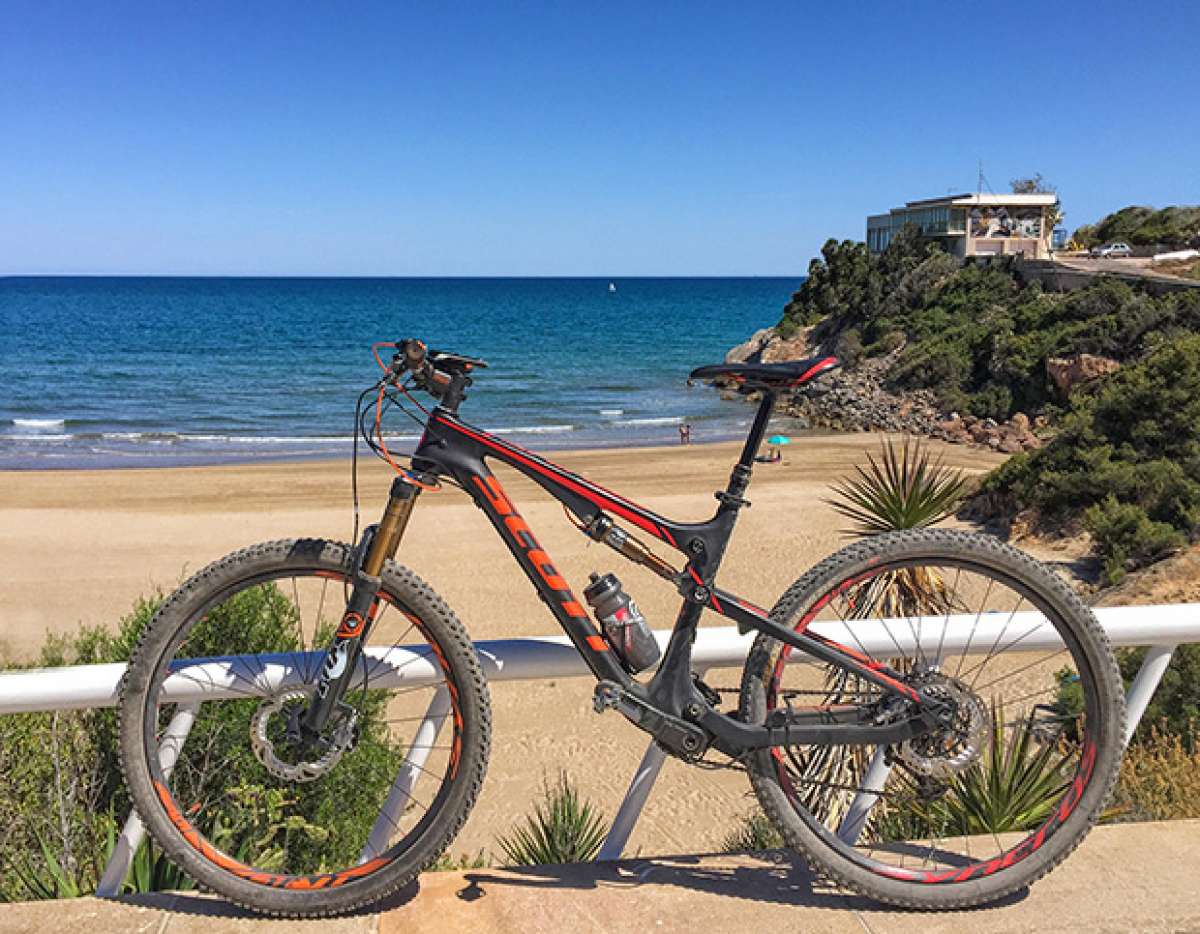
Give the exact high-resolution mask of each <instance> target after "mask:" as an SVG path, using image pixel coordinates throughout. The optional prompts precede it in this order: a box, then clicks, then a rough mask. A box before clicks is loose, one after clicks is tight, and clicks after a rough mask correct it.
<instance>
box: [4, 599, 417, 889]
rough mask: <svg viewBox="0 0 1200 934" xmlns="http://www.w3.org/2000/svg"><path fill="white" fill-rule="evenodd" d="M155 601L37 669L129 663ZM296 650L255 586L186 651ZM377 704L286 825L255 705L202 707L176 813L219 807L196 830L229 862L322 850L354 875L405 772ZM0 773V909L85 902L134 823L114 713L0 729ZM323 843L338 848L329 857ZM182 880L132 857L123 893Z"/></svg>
mask: <svg viewBox="0 0 1200 934" xmlns="http://www.w3.org/2000/svg"><path fill="white" fill-rule="evenodd" d="M158 602H159V599H158V598H155V599H152V600H139V601H138V602H137V603H136V605H135V607H134V610H133V612H132V613H130V615H128V616H126V617H125V618H124V619H123V620H121V622H120V624H119V625H118V627H117V629H116V631H115V632H110V631H107V630H104V629H101V628H98V627H97V628H85V629H81V630H79V632H77V633H76V634H75V635H73V636H69V637H55V638H51V639H48V640H47V643H46V646H45V647H44V649H43V651H42V653H41V656H40V658H39V664H40V665H43V666H52V665H63V664H95V663H104V662H122V661H127V660H128V658H129V656H130V653H131V651H132V648H133V646H134V645H135V644H136V642H137V639H138V636H139V634H140V633H141V631H142V629H143V628H144V627H145V625H146V624H147V623H148V622H149V620H150V618H151V616H153V613H154V611H155V609H156V608H157V605H158ZM299 644H300V643H299V641H298V638H297V629H296V612H295V607H294V606H293V604H292V603H291V601H290V600H289V599H288V598H287V597H286V596H284V595H283V594H282V593H281V592H280V591H279V590H278V589H277V588H275V587H274V586H273V585H263V586H260V587H257V588H254V589H251V590H247V591H244V592H242V593H241V594H239V595H237V597H235V598H234V599H232V600H230V601H228V602H227V603H225V604H223V605H222V606H221V607H219V608H217V609H216V610H214V611H212V612H210V613H209V616H208V622H207V624H206V625H205V627H204V628H203V629H202V630H201V629H197V630H196V636H195V638H193V639H192V640H191V641H190V643H189V647H190V648H191V649H192V650H193V651H194V652H195V653H196V654H198V655H218V654H226V653H238V652H244V651H249V650H263V649H264V648H265V647H273V648H274V649H275V650H277V651H289V650H293V649H295V648H298V647H299ZM372 701H374V703H375V704H376V705H377V706H375V707H373V706H372ZM381 703H382V698H370V697H369V698H368V702H367V704H366V705H365V706H364V710H363V716H362V718H361V720H360V723H361V737H360V740H359V743H358V745H357V746H356V747H355V750H354V753H353V755H347V756H346V757H344V758H343V760H342V762H341V764H340V765H339V767H338V769H337V771H336V772H334V773H333V775H331V776H330V777H328V778H327V779H322V780H318V781H315V782H311V783H308V784H305V785H303V786H297V787H293V788H289V789H288V790H287V794H288V795H294V796H296V797H295V798H289V803H290V804H292V805H293V808H292V811H291V817H290V818H289V821H287V822H285V821H282V820H281V819H280V805H281V803H282V799H281V798H280V795H281V794H283V792H282V791H281V790H280V789H278V788H277V787H272V786H273V785H274V783H273V782H269V781H268V780H267V778H266V773H265V770H264V769H263V768H262V765H261V764H260V763H259V762H258V760H257V758H255V757H254V754H253V752H252V750H251V749H250V743H249V724H250V718H251V716H252V715H253V712H254V711H255V709H256V708H257V706H258V702H257V701H253V700H246V701H227V702H222V703H213V704H205V705H204V706H203V707H202V708H201V711H200V713H199V715H198V716H197V718H196V721H195V723H194V725H193V727H192V730H191V732H190V733H189V735H188V748H192V749H195V748H197V747H199V748H201V749H204V750H205V751H206V753H207V754H206V755H205V756H204V757H203V759H200V758H197V759H196V760H195V762H196V763H197V767H196V768H192V769H189V770H187V772H186V774H183V773H181V772H179V771H177V772H176V777H175V791H176V794H177V795H178V796H179V797H180V798H181V799H182V800H185V801H203V800H214V799H220V798H225V799H226V800H227V801H229V802H230V803H231V805H234V806H231V807H227V808H224V809H223V810H222V811H221V814H220V816H219V821H218V823H216V824H213V825H209V826H202V828H201V829H202V830H204V831H205V832H206V833H207V834H209V835H210V836H211V837H212V838H213V839H214V841H217V842H218V843H219V845H222V846H223V847H224V848H226V849H227V850H228V851H229V852H230V853H231V854H232V855H235V856H237V855H239V853H241V854H243V855H245V854H246V852H247V847H248V845H249V841H250V840H251V839H254V840H256V841H258V843H260V844H262V847H263V849H260V850H256V851H255V852H256V854H257V855H258V856H259V859H258V861H259V862H260V863H261V862H262V859H263V858H268V860H274V861H275V862H276V863H282V862H283V860H284V857H285V855H286V854H288V853H291V854H293V855H295V856H297V858H300V859H303V858H307V855H308V854H306V853H305V852H304V851H305V850H306V849H309V848H312V847H314V846H316V845H320V847H321V853H322V855H325V856H328V857H330V858H336V859H339V860H342V861H347V862H346V863H345V864H352V863H353V862H354V861H355V860H356V859H357V857H358V846H356V844H357V845H359V846H360V845H361V841H362V840H364V839H366V835H367V833H368V832H369V830H370V827H371V825H372V824H373V823H374V820H375V816H376V813H377V812H378V802H379V801H380V800H382V797H383V795H384V794H386V791H387V789H388V788H389V787H390V786H391V783H392V780H393V779H394V778H395V775H396V772H397V771H398V769H399V766H400V763H401V761H402V760H403V750H402V749H401V748H400V745H399V744H398V743H396V742H395V741H394V740H393V739H391V738H390V737H389V736H387V735H386V732H385V730H384V729H383V726H382V723H381V719H382V718H381V717H380V716H378V713H379V709H380V708H379V707H378V705H380V704H381ZM0 774H3V775H4V781H3V782H0V827H3V828H4V829H5V834H4V837H3V839H0V900H6V901H12V900H20V899H27V898H39V897H47V896H46V893H47V892H51V891H53V892H57V893H59V894H60V895H68V894H88V893H90V892H92V891H94V890H95V887H96V884H97V882H98V881H99V878H100V875H101V874H102V872H103V868H104V864H105V863H106V862H107V857H108V853H109V852H110V851H111V846H112V835H113V831H114V827H115V825H116V821H117V819H118V818H117V817H116V816H115V815H120V816H122V818H123V816H124V815H126V814H128V813H129V810H130V801H129V798H128V795H127V794H126V792H125V790H124V788H123V786H122V784H121V779H120V770H119V768H118V763H117V745H116V714H115V711H113V710H82V711H75V712H55V713H31V714H14V715H10V716H5V717H0ZM297 818H298V820H297ZM329 840H333V841H336V842H337V843H339V844H340V848H339V847H338V846H333V847H331V846H329V845H328V841H329ZM285 848H286V849H285ZM264 854H265V857H264ZM51 857H53V858H51ZM139 860H140V862H139ZM261 868H271V867H269V866H262V867H261ZM179 878H180V877H179V876H178V874H175V873H172V872H171V871H170V869H169V868H168V867H167V865H166V863H165V862H164V861H163V860H162V859H161V857H160V855H159V854H158V853H157V851H156V850H150V849H149V848H146V849H145V850H144V851H140V852H139V854H138V855H137V856H136V857H135V862H134V866H133V871H132V873H131V876H130V879H129V880H127V882H126V888H127V889H129V888H131V887H133V886H137V887H141V886H152V887H156V888H157V887H158V886H168V887H176V888H177V887H179ZM139 890H140V888H139Z"/></svg>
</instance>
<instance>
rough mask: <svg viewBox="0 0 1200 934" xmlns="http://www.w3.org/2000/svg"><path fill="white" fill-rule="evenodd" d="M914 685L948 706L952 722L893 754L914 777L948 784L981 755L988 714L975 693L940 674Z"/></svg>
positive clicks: (989, 719) (988, 725) (921, 678)
mask: <svg viewBox="0 0 1200 934" xmlns="http://www.w3.org/2000/svg"><path fill="white" fill-rule="evenodd" d="M914 686H916V687H919V688H921V689H922V690H923V691H925V692H926V693H928V694H931V695H933V696H934V697H937V698H939V699H941V700H944V701H947V702H949V703H952V704H953V705H954V707H955V713H954V720H953V722H952V723H951V724H949V725H948V726H945V727H939V728H937V729H934V730H931V731H929V732H928V733H923V734H921V735H920V736H914V737H913V738H912V739H910V740H906V741H905V742H903V743H901V744H900V746H899V747H898V749H897V753H898V755H899V757H900V759H901V760H902V761H903V762H904V763H905V764H906V765H907V766H908V767H909V768H910V769H911V770H912V771H913V772H915V773H916V774H917V775H918V776H921V777H923V778H932V779H936V780H939V781H948V780H950V779H951V778H953V777H954V776H955V775H958V774H959V773H960V772H962V771H964V770H965V769H967V768H968V767H969V766H971V765H972V764H973V763H975V762H978V761H979V758H980V757H981V756H982V755H983V750H984V746H985V745H986V743H987V740H988V736H989V734H990V731H991V725H992V717H991V714H990V713H989V712H988V709H987V707H986V706H984V703H983V701H982V700H980V699H979V696H978V695H977V694H975V693H974V692H972V691H971V690H970V689H969V688H968V687H967V686H966V685H965V684H963V683H962V682H961V681H957V680H955V679H954V678H951V677H948V676H947V675H944V674H942V673H941V672H938V671H930V672H928V673H926V674H924V675H922V676H919V677H918V678H917V679H916V680H915V681H914Z"/></svg>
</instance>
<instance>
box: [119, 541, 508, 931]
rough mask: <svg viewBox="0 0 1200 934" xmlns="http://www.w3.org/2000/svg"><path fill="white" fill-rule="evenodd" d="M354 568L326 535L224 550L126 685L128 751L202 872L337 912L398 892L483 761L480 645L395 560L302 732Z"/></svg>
mask: <svg viewBox="0 0 1200 934" xmlns="http://www.w3.org/2000/svg"><path fill="white" fill-rule="evenodd" d="M350 574H351V558H350V550H349V549H348V548H347V547H346V546H345V545H342V544H338V543H334V542H326V541H320V540H311V539H310V540H294V541H278V542H270V543H267V544H262V545H256V546H254V547H251V548H247V549H244V550H243V551H239V552H236V553H235V554H232V555H229V556H228V557H226V558H223V559H221V560H220V561H217V562H216V563H215V564H212V565H210V566H209V567H207V568H205V569H204V570H203V571H201V572H200V573H198V574H196V575H195V576H194V577H192V578H191V579H190V580H189V581H187V582H186V583H185V584H184V585H183V586H182V587H180V588H179V590H177V591H176V592H175V593H174V594H172V595H171V597H170V598H169V599H168V600H167V601H166V602H165V603H164V604H163V605H162V607H161V608H160V609H159V610H158V612H157V613H156V614H155V616H154V618H153V619H152V620H151V622H150V623H149V625H148V626H147V628H146V630H145V632H144V633H143V634H142V637H141V641H140V642H139V644H138V646H137V649H136V650H135V652H134V655H133V658H132V660H131V663H130V666H129V669H128V673H127V674H126V677H125V680H124V683H123V685H122V691H121V700H120V754H121V764H122V769H123V771H124V774H125V780H126V783H127V785H128V788H129V791H130V794H131V795H132V797H133V800H134V803H135V805H136V807H137V810H138V813H139V814H140V815H141V817H142V820H143V821H144V822H145V824H146V827H147V829H148V830H149V832H150V834H151V835H152V836H153V837H154V839H155V840H156V841H157V842H158V844H159V845H160V846H161V847H162V849H163V850H164V852H165V853H166V854H167V855H168V856H169V857H170V858H171V859H172V860H173V861H174V862H175V863H177V864H178V865H179V866H180V867H181V868H182V869H183V870H184V871H186V872H187V873H188V874H189V875H191V876H192V877H193V878H194V879H196V881H198V882H199V883H201V884H202V885H204V886H206V887H208V888H210V889H212V890H213V891H215V892H217V893H219V894H221V895H223V896H225V897H226V898H229V899H231V900H232V901H235V902H237V903H239V904H241V905H244V906H246V907H249V908H252V909H254V910H257V911H262V912H267V913H271V914H279V915H292V916H317V915H327V914H335V913H339V912H344V911H349V910H351V909H353V908H356V907H359V906H362V905H366V904H370V903H373V902H376V901H378V900H379V899H381V898H383V897H385V896H387V895H389V894H390V893H392V892H394V891H396V890H397V889H398V888H400V887H402V886H403V885H405V884H406V883H408V882H409V881H410V880H411V879H412V878H413V877H414V876H415V875H416V874H417V873H418V872H420V871H421V870H422V869H424V868H425V867H426V866H428V865H429V864H430V863H431V862H433V861H434V860H435V859H436V858H437V857H438V856H439V855H440V854H441V853H442V852H443V851H444V850H445V848H446V847H447V846H448V845H449V843H450V842H451V840H452V839H453V837H454V836H455V834H456V833H457V832H458V830H459V829H460V828H461V826H462V824H463V822H464V821H465V820H466V817H467V814H468V813H469V811H470V809H471V806H472V805H473V803H474V801H475V797H476V795H477V793H478V790H479V786H480V783H481V782H482V779H483V774H484V769H485V767H486V762H487V753H488V742H489V733H490V711H489V705H488V697H487V688H486V685H485V682H484V678H483V674H482V671H481V670H480V667H479V662H478V659H477V658H476V655H475V652H474V649H473V647H472V645H471V642H470V640H469V639H468V638H467V635H466V633H465V631H464V630H463V627H462V625H461V623H459V621H458V620H457V619H456V618H455V616H454V614H453V613H452V612H451V611H450V609H449V608H448V607H447V606H446V605H445V603H443V602H442V600H441V599H440V598H439V597H438V596H437V595H436V594H435V593H434V592H433V591H432V590H431V589H430V588H429V587H428V586H427V585H426V584H424V583H423V582H422V581H421V580H420V579H419V578H418V577H417V576H416V575H414V574H413V573H412V572H411V571H408V570H406V569H404V568H401V567H398V566H396V565H394V564H391V563H389V564H388V565H387V567H386V568H385V569H384V572H383V574H382V582H383V585H382V589H381V590H380V592H379V601H378V605H377V607H376V612H375V618H374V623H373V626H372V629H371V631H370V634H369V636H368V639H367V643H368V648H367V649H366V651H365V652H364V655H363V658H362V660H360V662H359V664H358V666H357V668H356V670H355V672H354V675H353V678H352V681H351V686H350V688H349V689H348V690H347V692H346V694H345V696H344V698H343V706H342V707H341V708H339V710H338V711H337V713H336V715H335V716H334V717H333V718H332V719H331V723H330V726H329V728H328V729H327V730H326V735H323V736H322V737H321V741H320V742H319V743H318V744H311V743H309V744H301V743H298V742H296V736H297V731H296V728H295V727H296V723H297V721H298V718H299V714H300V712H301V711H303V709H304V708H305V706H306V704H307V703H308V700H309V698H310V696H311V694H312V692H313V690H314V685H315V683H316V677H317V673H318V669H319V667H320V665H321V664H322V662H323V660H324V650H325V648H326V647H327V646H328V645H329V643H330V641H331V638H332V634H333V631H334V629H335V628H336V627H337V625H338V623H339V621H340V619H341V614H342V611H343V608H344V606H345V602H346V599H347V597H348V594H349V588H350Z"/></svg>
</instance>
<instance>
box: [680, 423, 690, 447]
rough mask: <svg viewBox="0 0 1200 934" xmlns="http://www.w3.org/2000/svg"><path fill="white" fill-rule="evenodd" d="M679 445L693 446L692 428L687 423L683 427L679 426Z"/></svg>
mask: <svg viewBox="0 0 1200 934" xmlns="http://www.w3.org/2000/svg"><path fill="white" fill-rule="evenodd" d="M679 443H680V444H691V443H692V426H691V425H689V424H688V423H687V422H684V423H683V424H682V425H680V426H679Z"/></svg>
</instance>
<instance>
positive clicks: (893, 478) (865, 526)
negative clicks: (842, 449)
mask: <svg viewBox="0 0 1200 934" xmlns="http://www.w3.org/2000/svg"><path fill="white" fill-rule="evenodd" d="M867 463H868V464H869V465H870V469H869V470H864V469H863V468H862V467H855V468H854V469H855V471H856V473H857V474H858V476H856V477H846V478H843V479H842V480H840V481H838V482H837V483H835V484H834V486H833V492H834V493H835V494H837V496H838V497H839V498H838V499H829V500H826V502H827V503H829V505H831V506H832V507H833V508H834V509H836V510H837V511H838V512H839V513H840V514H841V515H843V516H845V517H846V518H847V519H851V520H852V521H854V522H855V523H856V526H855V527H854V528H853V529H847V530H845V531H846V533H847V534H851V535H858V536H863V537H865V536H868V535H879V534H880V533H883V532H893V531H896V530H897V529H924V528H928V527H929V526H931V525H936V524H937V523H939V522H941V521H942V520H943V519H945V518H947V517H948V516H950V515H952V514H953V513H954V509H955V507H956V506H957V505H958V501H959V499H961V498H962V494H963V491H964V489H965V488H966V483H967V481H966V477H964V476H963V473H962V471H961V470H952V469H951V468H949V467H947V466H945V465H944V464H943V463H942V461H941V459H940V458H939V459H938V460H935V461H931V459H930V454H929V448H928V447H927V446H926V445H924V444H922V442H921V441H920V440H918V439H915V438H910V437H906V438H905V439H904V444H903V446H902V447H901V448H900V449H899V451H897V449H896V445H895V444H894V443H893V442H892V439H891V438H885V439H884V442H883V446H882V450H881V453H880V460H878V461H877V460H875V458H874V457H873V456H872V455H870V454H868V455H867Z"/></svg>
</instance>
